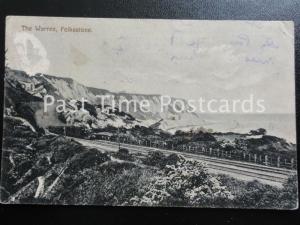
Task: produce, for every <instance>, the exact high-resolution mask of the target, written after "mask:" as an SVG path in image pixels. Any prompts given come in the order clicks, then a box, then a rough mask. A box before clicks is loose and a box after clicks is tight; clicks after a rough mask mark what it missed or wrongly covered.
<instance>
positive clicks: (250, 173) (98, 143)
mask: <svg viewBox="0 0 300 225" xmlns="http://www.w3.org/2000/svg"><path fill="white" fill-rule="evenodd" d="M73 139H75V140H76V141H78V142H80V143H81V144H83V145H89V146H93V147H95V148H98V149H99V150H103V151H118V143H116V142H109V141H103V140H86V139H78V138H73ZM121 146H122V147H125V148H127V149H128V150H129V151H130V152H136V153H142V154H148V152H149V151H160V152H162V153H164V154H166V155H170V154H172V153H175V154H181V155H183V156H184V157H186V158H192V159H195V160H200V161H204V162H205V163H206V164H207V167H208V169H210V170H212V171H213V172H216V173H223V174H229V175H231V176H233V177H237V178H241V179H245V180H259V181H261V182H263V183H267V184H270V185H274V186H281V185H282V183H284V182H285V181H286V180H287V179H288V177H289V176H291V175H293V174H296V171H295V170H289V169H284V168H276V167H268V166H264V165H259V164H254V163H248V162H240V161H235V160H229V159H222V158H214V157H210V156H205V155H198V154H193V153H186V152H178V151H173V150H166V149H159V148H153V147H145V146H139V145H131V144H125V143H122V144H121Z"/></svg>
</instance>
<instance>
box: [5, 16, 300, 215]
mask: <svg viewBox="0 0 300 225" xmlns="http://www.w3.org/2000/svg"><path fill="white" fill-rule="evenodd" d="M294 41H295V40H294V23H293V22H292V21H250V20H244V21H242V20H227V21H225V20H218V21H217V20H178V19H177V20H175V19H172V20H171V19H115V18H71V17H69V18H67V17H34V16H7V17H6V33H5V72H4V74H3V77H4V78H3V79H4V112H3V145H2V163H1V167H2V168H1V186H0V191H1V192H0V194H1V195H0V197H1V203H3V204H43V205H101V206H132V207H139V206H146V207H196V208H242V209H245V208H246V209H288V210H293V209H297V208H298V176H297V147H296V114H295V55H294V52H295V49H294Z"/></svg>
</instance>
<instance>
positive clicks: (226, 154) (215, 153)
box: [100, 137, 297, 169]
mask: <svg viewBox="0 0 300 225" xmlns="http://www.w3.org/2000/svg"><path fill="white" fill-rule="evenodd" d="M100 140H107V141H113V142H118V139H117V138H114V137H102V138H100ZM120 143H125V144H132V145H138V146H145V147H154V148H159V149H166V150H173V151H177V152H187V153H194V154H199V155H205V156H210V157H214V158H222V159H228V160H237V161H244V162H249V163H255V164H260V165H265V166H270V167H278V168H286V169H296V168H297V160H296V159H295V158H293V157H284V156H274V155H267V154H254V153H245V152H240V151H236V150H232V151H231V150H222V149H214V148H205V147H196V146H192V145H188V144H187V145H181V146H176V147H174V146H173V145H168V144H166V143H165V142H151V141H149V140H130V139H128V138H124V137H121V138H120Z"/></svg>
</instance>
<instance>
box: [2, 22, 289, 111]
mask: <svg viewBox="0 0 300 225" xmlns="http://www.w3.org/2000/svg"><path fill="white" fill-rule="evenodd" d="M22 26H26V27H27V28H28V27H32V29H31V30H29V29H23V28H24V27H22ZM39 26H40V27H52V28H55V29H56V30H55V31H42V32H41V31H37V30H36V29H35V28H36V27H39ZM61 27H74V28H78V27H81V28H86V29H91V32H61ZM6 49H7V50H8V51H7V59H8V60H7V64H8V66H9V67H11V68H13V69H20V70H24V71H26V72H27V73H29V74H31V75H33V74H35V73H44V74H50V75H55V76H62V77H71V78H73V79H75V80H76V81H77V82H79V83H82V84H84V85H86V86H90V87H96V88H101V89H107V90H110V91H113V92H128V93H140V94H161V95H170V96H173V97H179V98H184V99H199V98H200V97H202V98H205V99H246V98H249V96H250V95H254V96H255V98H256V99H264V101H265V106H266V112H267V113H294V112H295V87H294V86H295V81H294V79H295V78H294V76H295V75H294V74H295V72H294V25H293V23H292V22H288V21H284V22H283V21H276V22H275V21H264V22H263V21H197V20H158V19H155V20H151V19H91V18H89V19H87V18H55V17H52V18H49V17H7V25H6Z"/></svg>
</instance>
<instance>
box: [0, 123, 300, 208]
mask: <svg viewBox="0 0 300 225" xmlns="http://www.w3.org/2000/svg"><path fill="white" fill-rule="evenodd" d="M12 127H15V128H16V129H11V128H12ZM5 129H8V130H5V134H6V136H5V138H4V143H3V147H4V148H3V149H4V152H3V157H4V162H5V163H4V165H3V170H2V175H3V174H5V176H2V187H1V200H2V201H3V202H10V203H18V202H19V203H35V202H37V203H52V204H53V203H54V204H89V205H90V204H100V205H136V206H137V205H143V206H191V207H239V208H283V209H291V208H296V207H297V180H296V177H291V178H290V179H289V180H288V181H287V182H286V183H285V184H284V187H283V188H282V189H280V188H275V187H272V186H269V185H265V184H261V183H259V182H258V181H252V182H243V181H239V180H236V179H234V178H231V177H228V176H224V175H222V176H221V175H214V174H210V173H208V171H207V169H206V166H205V164H203V163H201V162H199V161H196V160H188V159H185V158H184V157H182V156H181V155H177V154H171V155H168V156H166V155H163V154H162V153H160V152H155V151H154V152H149V154H147V155H144V156H143V158H142V160H140V158H139V157H137V156H135V155H133V154H130V152H129V151H128V150H127V149H124V148H123V149H120V150H119V151H118V152H116V153H102V152H100V151H99V150H98V149H95V148H90V147H84V146H82V145H81V144H79V143H77V142H76V141H74V140H72V139H66V138H65V137H62V136H55V135H42V136H40V135H38V133H37V132H36V131H34V130H32V128H30V127H29V126H28V125H26V124H24V123H23V122H22V121H20V120H17V119H13V118H9V117H7V118H5ZM25 134H26V136H25ZM25 137H26V138H25ZM116 158H117V159H118V160H116ZM41 182H43V185H41Z"/></svg>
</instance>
